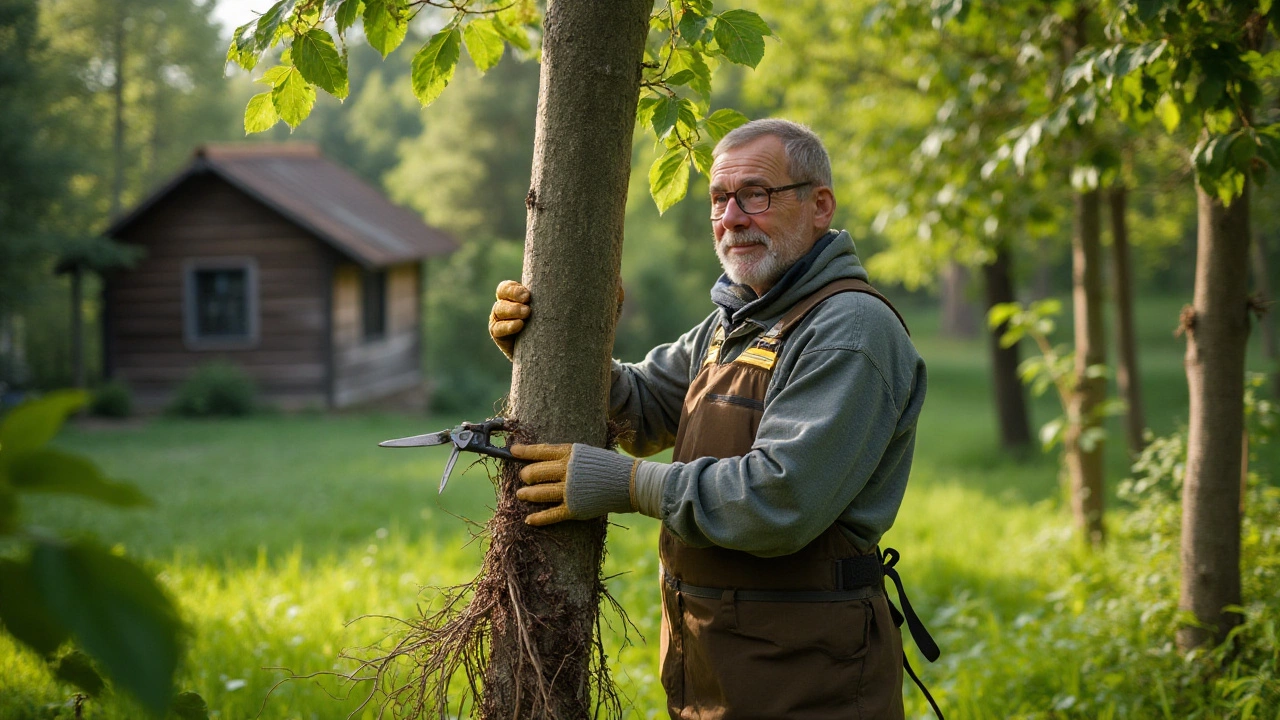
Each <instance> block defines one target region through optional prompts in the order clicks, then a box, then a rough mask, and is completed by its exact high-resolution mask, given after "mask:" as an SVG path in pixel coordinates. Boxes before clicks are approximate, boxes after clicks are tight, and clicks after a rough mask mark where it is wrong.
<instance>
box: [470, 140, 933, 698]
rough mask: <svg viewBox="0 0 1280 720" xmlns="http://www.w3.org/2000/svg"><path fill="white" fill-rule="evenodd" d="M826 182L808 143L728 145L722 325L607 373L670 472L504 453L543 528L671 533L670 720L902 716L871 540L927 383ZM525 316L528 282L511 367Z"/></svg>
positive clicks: (616, 404) (718, 210) (507, 289)
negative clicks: (619, 525)
mask: <svg viewBox="0 0 1280 720" xmlns="http://www.w3.org/2000/svg"><path fill="white" fill-rule="evenodd" d="M831 185H832V182H831V165H830V160H829V159H828V156H827V152H826V149H825V148H824V147H823V146H822V142H821V141H820V140H819V139H818V137H817V136H816V135H814V134H813V133H812V132H811V131H810V130H809V129H808V128H806V127H804V126H802V125H798V124H796V123H792V122H788V121H784V120H759V121H755V122H750V123H747V124H745V125H743V126H741V127H739V128H737V129H736V130H734V131H732V132H730V133H729V134H728V135H726V136H725V137H724V139H722V140H721V141H720V143H719V144H718V145H717V146H716V148H715V152H714V163H713V164H712V169H711V224H712V231H713V233H714V235H715V250H716V254H717V255H718V256H719V258H720V262H721V264H722V266H723V267H724V275H723V276H721V277H720V279H719V280H718V281H717V282H716V284H715V287H714V288H712V290H711V298H712V300H713V301H714V302H715V304H716V305H717V306H718V307H717V309H716V310H715V311H714V312H713V313H712V314H711V315H710V316H708V317H707V319H706V320H704V321H703V322H702V323H701V324H700V325H698V326H697V327H695V328H693V329H692V330H690V331H689V332H687V333H685V334H684V335H683V336H682V337H680V338H679V339H678V340H676V341H675V342H673V343H671V344H668V345H662V346H660V347H657V348H655V349H654V350H652V351H651V352H650V353H649V354H648V356H647V357H646V358H645V359H644V361H643V362H640V363H637V364H628V363H621V362H617V361H615V362H614V366H613V381H612V389H611V392H610V402H609V406H610V413H611V415H612V417H613V418H614V419H615V420H618V421H621V422H622V423H625V424H626V426H627V427H628V428H629V429H630V430H631V431H632V433H633V434H632V435H630V436H628V437H629V439H628V440H627V441H626V442H625V443H624V449H625V450H627V451H628V452H630V453H632V454H633V455H635V456H637V457H645V456H649V455H652V454H653V453H656V452H658V451H660V450H663V449H665V448H668V447H672V446H674V448H675V449H674V457H673V460H674V462H671V463H657V462H648V461H643V460H636V459H632V458H630V457H626V456H623V455H620V454H618V453H614V452H611V451H607V450H601V449H599V448H594V447H590V446H586V445H526V446H517V447H516V448H514V449H513V452H514V453H515V454H516V456H517V457H520V458H522V459H525V460H530V461H533V462H531V463H530V464H529V465H527V466H526V467H525V468H524V469H523V470H522V471H521V478H522V479H523V481H524V482H525V483H526V484H527V486H526V487H523V488H521V489H520V490H519V492H518V495H519V497H521V498H522V499H524V500H528V501H531V502H535V503H544V502H545V503H552V504H553V505H552V507H550V508H549V509H542V510H540V511H538V512H534V513H532V514H530V515H529V517H528V519H527V521H528V522H529V523H531V524H534V525H543V524H548V523H553V522H559V521H561V520H566V519H585V518H591V517H598V516H600V515H604V514H606V513H610V512H640V513H643V514H645V515H648V516H650V517H654V518H657V519H659V520H661V521H662V530H661V539H660V547H659V551H660V556H661V560H662V572H663V587H662V608H663V617H662V620H663V623H662V651H661V654H662V671H661V675H662V684H663V687H664V688H665V689H666V692H667V699H668V709H669V711H670V714H671V717H672V718H725V719H730V718H792V719H795V718H813V719H818V718H854V717H858V718H901V717H903V706H902V668H903V653H902V638H901V633H900V631H899V629H898V627H897V626H898V625H899V624H900V623H901V621H902V617H901V615H900V614H898V612H897V611H896V609H893V610H891V607H892V606H891V603H890V602H889V601H888V598H887V597H886V595H885V591H884V581H883V577H884V574H885V573H886V572H888V574H889V575H890V576H891V577H892V578H893V579H894V580H895V581H896V580H897V574H896V572H894V571H893V570H892V565H893V563H894V562H895V561H896V559H897V558H896V554H894V553H892V552H889V553H887V554H881V553H879V552H878V548H877V543H878V542H879V540H880V537H881V536H882V535H883V534H884V533H885V531H887V530H888V529H889V527H890V526H891V525H892V524H893V521H894V517H895V516H896V515H897V513H898V508H899V506H900V505H901V503H902V497H903V493H904V491H905V490H906V485H907V476H908V475H909V473H910V469H911V456H912V451H913V448H914V445H915V436H916V421H917V420H918V419H919V417H920V409H921V406H922V405H923V403H924V396H925V368H924V363H923V361H922V360H921V359H920V356H919V354H918V353H917V352H916V350H915V347H914V346H913V345H912V343H911V340H910V339H909V337H908V335H907V330H906V327H905V325H904V323H903V322H902V319H901V317H899V316H898V314H897V311H896V310H894V308H893V306H892V305H891V304H890V303H889V301H888V300H886V299H885V298H884V297H883V296H882V295H880V294H879V293H878V292H876V291H875V290H874V289H873V288H872V287H871V286H870V285H868V284H867V282H866V281H867V272H866V270H865V269H864V268H863V266H862V263H861V262H860V261H859V260H858V257H857V255H856V254H855V251H854V246H853V241H852V240H851V238H850V237H849V234H848V233H847V232H836V231H833V230H831V229H830V223H831V217H832V214H833V213H834V212H835V208H836V200H835V196H834V195H833V193H832V189H831ZM531 307H536V306H532V305H531V300H530V297H529V293H528V290H527V289H525V288H524V287H523V286H521V285H519V284H518V283H514V282H511V281H507V282H504V283H503V284H501V285H500V286H499V287H498V302H497V303H496V304H495V305H494V309H493V314H492V316H491V318H490V333H491V335H492V336H493V337H494V340H495V342H497V343H498V345H499V347H501V348H503V350H504V352H507V354H508V355H510V351H511V348H512V347H513V343H514V341H515V338H516V336H517V334H518V333H519V332H520V330H521V329H522V328H523V322H524V320H525V319H527V318H528V317H529V315H530V313H531V311H532V310H531ZM899 592H900V593H901V586H900V585H899ZM902 599H903V600H904V609H906V610H907V611H908V613H907V614H908V617H909V619H910V620H911V621H912V629H913V631H915V630H916V625H917V624H918V623H917V622H916V621H915V619H914V616H913V614H912V613H911V612H910V607H909V605H906V604H905V597H903V598H902ZM895 620H896V622H895ZM921 630H922V628H921ZM926 637H927V634H926ZM927 644H930V645H931V644H932V643H931V641H928V642H927ZM927 652H928V651H927Z"/></svg>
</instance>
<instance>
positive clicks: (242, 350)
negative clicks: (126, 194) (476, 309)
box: [103, 143, 456, 409]
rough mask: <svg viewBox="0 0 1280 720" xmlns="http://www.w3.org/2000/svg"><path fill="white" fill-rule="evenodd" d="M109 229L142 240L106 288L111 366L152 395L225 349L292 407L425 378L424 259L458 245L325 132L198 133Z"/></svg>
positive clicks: (267, 391)
mask: <svg viewBox="0 0 1280 720" xmlns="http://www.w3.org/2000/svg"><path fill="white" fill-rule="evenodd" d="M107 234H108V235H110V236H111V237H112V238H114V239H116V240H118V241H120V242H124V243H128V244H130V245H136V246H139V247H141V248H142V249H143V251H144V252H145V255H144V257H143V259H142V260H141V261H139V262H138V264H137V265H136V266H134V267H133V268H132V269H130V270H126V271H119V272H115V273H111V274H109V275H108V276H107V277H106V278H105V282H104V289H103V354H104V358H103V368H104V370H105V374H106V375H107V377H110V378H117V379H120V380H122V381H124V382H125V383H126V384H127V385H128V386H129V387H130V389H131V390H132V391H133V393H134V397H135V401H136V402H137V404H138V405H139V406H140V407H143V408H158V407H162V406H163V405H165V404H166V403H167V402H168V400H169V398H170V396H171V394H172V392H173V390H174V389H175V388H176V387H177V386H178V385H179V384H180V383H182V382H183V381H184V380H185V379H186V378H187V377H189V376H190V375H191V373H192V372H194V371H195V370H196V368H198V367H200V366H201V365H203V364H205V363H207V362H209V361H212V360H215V359H222V360H226V361H230V362H232V363H235V364H236V365H239V366H240V367H242V368H244V370H245V371H247V372H248V374H249V375H250V376H251V377H252V378H253V379H254V381H255V382H256V383H257V386H258V391H259V394H260V395H261V396H262V397H263V399H264V400H266V401H267V402H269V403H272V404H273V405H275V406H277V407H280V408H282V409H301V408H341V407H346V406H349V405H353V404H356V403H362V402H367V401H372V400H377V399H381V398H384V397H387V396H391V395H395V394H398V393H405V392H406V391H413V390H415V389H418V388H420V387H421V385H422V360H421V357H422V317H421V312H422V302H421V298H422V290H423V288H422V283H423V278H422V261H423V260H424V259H426V258H429V257H432V256H437V255H443V254H446V253H449V252H451V251H453V250H454V248H455V247H456V245H455V243H454V241H453V239H452V238H450V237H449V236H448V235H446V234H445V233H443V232H441V231H440V230H436V229H433V228H431V227H428V226H427V225H425V224H424V223H423V222H422V219H421V218H420V217H419V216H418V215H417V214H416V213H414V212H411V211H409V210H406V209H404V208H402V207H399V206H397V205H394V204H392V203H391V202H390V201H389V200H387V198H386V197H384V196H383V195H382V194H381V193H380V192H379V191H377V190H376V189H374V188H373V187H371V186H370V185H369V184H368V183H366V182H364V181H363V180H361V179H360V178H358V177H356V176H355V175H354V174H352V173H351V172H349V171H347V170H346V169H344V168H342V167H339V166H338V165H335V164H334V163H332V162H330V161H328V160H326V159H325V158H324V157H322V156H321V155H320V153H319V151H318V150H317V148H316V147H315V146H314V145H311V144H304V143H289V144H284V145H268V144H238V145H210V146H205V147H201V148H199V149H198V150H197V151H196V152H195V156H194V158H193V159H192V162H191V164H190V165H189V166H187V167H186V168H185V169H184V170H182V171H181V172H179V173H178V174H177V175H176V176H175V177H174V178H173V179H172V180H170V181H169V182H168V183H166V184H165V185H164V186H163V187H161V188H160V189H159V190H157V191H156V192H155V193H154V194H152V195H151V196H150V197H148V198H147V199H146V200H145V201H143V202H142V203H141V204H140V205H138V207H136V208H134V209H133V210H132V211H130V212H129V213H128V214H126V215H124V216H122V217H121V218H120V220H119V221H118V222H116V223H115V224H113V225H112V226H111V227H110V228H109V229H108V231H107Z"/></svg>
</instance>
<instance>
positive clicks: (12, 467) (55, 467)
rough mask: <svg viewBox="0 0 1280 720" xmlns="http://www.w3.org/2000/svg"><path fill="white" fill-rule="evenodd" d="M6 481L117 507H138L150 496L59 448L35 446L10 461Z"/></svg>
mask: <svg viewBox="0 0 1280 720" xmlns="http://www.w3.org/2000/svg"><path fill="white" fill-rule="evenodd" d="M8 470H9V482H10V484H11V485H12V486H13V488H14V489H15V490H17V491H19V492H35V493H55V494H61V495H79V496H81V497H86V498H91V499H93V500H101V501H102V502H105V503H107V504H110V505H116V506H118V507H141V506H146V505H150V504H151V500H150V499H149V498H147V496H146V495H143V494H142V492H141V491H139V490H138V488H136V487H134V486H133V485H130V484H129V483H123V482H116V481H113V480H108V479H107V478H105V477H103V475H102V471H101V470H99V469H98V466H97V465H95V464H93V462H92V461H90V460H88V459H86V458H83V457H80V456H79V455H72V454H70V453H64V452H61V451H58V450H51V449H49V448H38V449H35V450H28V451H26V452H23V453H20V454H19V455H18V456H17V457H15V458H14V459H13V460H12V461H11V462H10V463H9V467H8Z"/></svg>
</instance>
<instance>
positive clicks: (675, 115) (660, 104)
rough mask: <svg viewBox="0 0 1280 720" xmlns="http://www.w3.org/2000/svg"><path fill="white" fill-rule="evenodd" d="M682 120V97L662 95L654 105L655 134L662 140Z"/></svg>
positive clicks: (653, 121)
mask: <svg viewBox="0 0 1280 720" xmlns="http://www.w3.org/2000/svg"><path fill="white" fill-rule="evenodd" d="M679 121H680V98H676V97H671V96H670V95H662V96H660V97H658V99H657V102H655V103H654V106H653V120H652V121H651V123H652V125H653V134H654V135H657V136H658V139H659V140H661V139H662V138H665V137H666V136H667V134H668V133H670V132H671V129H672V128H674V127H675V126H676V123H677V122H679Z"/></svg>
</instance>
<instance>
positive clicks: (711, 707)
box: [660, 279, 914, 720]
mask: <svg viewBox="0 0 1280 720" xmlns="http://www.w3.org/2000/svg"><path fill="white" fill-rule="evenodd" d="M841 292H863V293H869V294H871V295H874V296H875V297H877V298H880V299H881V300H883V301H884V302H885V304H886V305H889V307H890V308H892V307H893V305H891V304H889V301H888V300H885V299H884V297H883V296H882V295H880V294H879V293H878V292H876V291H875V290H874V289H872V287H871V286H870V285H868V284H867V283H865V282H862V281H859V280H852V279H845V280H838V281H836V282H833V283H831V284H829V285H827V286H826V287H824V288H822V289H821V290H819V291H818V292H816V293H814V294H813V295H810V296H809V297H807V298H805V299H804V300H802V301H800V302H799V303H797V304H796V306H795V307H793V308H792V309H791V310H790V311H788V312H787V314H786V315H785V316H783V318H782V319H781V320H780V321H778V323H777V324H776V325H774V326H773V327H772V328H771V329H770V330H768V331H767V332H765V333H764V334H762V335H761V336H760V337H759V338H758V339H757V340H755V341H754V342H753V343H752V345H751V346H750V347H748V348H747V349H746V350H744V351H743V352H742V354H741V355H740V356H739V357H737V358H736V359H735V360H734V361H733V362H729V363H721V362H720V357H719V355H720V347H721V345H722V344H723V342H724V330H723V328H722V327H721V328H717V330H716V332H715V335H714V337H713V338H712V341H711V344H710V347H709V348H708V350H707V355H706V358H705V360H704V361H703V365H702V370H701V371H700V372H699V373H698V375H697V377H696V378H694V380H693V382H692V383H691V384H690V386H689V391H688V393H687V394H686V395H685V401H684V409H683V411H682V413H681V416H680V426H679V430H678V433H677V435H676V444H675V454H674V460H675V461H677V462H688V461H691V460H694V459H697V458H700V457H714V458H729V457H736V456H741V455H746V454H747V453H749V452H750V451H751V446H752V444H753V443H754V442H755V437H756V430H757V429H758V427H759V425H760V419H761V416H762V415H763V414H764V399H765V392H766V390H767V389H768V386H769V378H770V376H771V375H772V374H773V365H774V362H775V360H776V358H777V356H778V354H779V353H780V352H781V347H782V343H783V342H785V340H786V337H787V334H788V332H789V331H790V330H792V329H793V328H795V327H796V326H797V325H798V324H799V323H800V322H801V321H802V320H803V319H804V317H805V315H806V314H808V312H809V311H810V310H812V309H813V308H814V307H816V306H817V305H818V304H819V303H821V302H822V301H823V300H825V299H827V298H828V297H830V296H832V295H834V294H836V293H841ZM894 313H895V314H896V313H897V310H894ZM899 320H901V316H899ZM904 326H905V325H904ZM660 554H661V558H662V567H663V574H664V577H663V580H664V582H663V589H662V608H663V616H662V650H661V655H662V671H661V674H662V685H663V687H664V688H665V689H666V692H667V705H668V710H669V712H670V714H671V717H672V718H676V719H686V718H696V719H698V720H740V719H743V720H745V719H746V718H773V719H778V718H787V719H788V720H827V719H831V720H835V719H837V718H839V719H840V720H847V719H849V718H863V719H866V720H873V719H874V720H882V719H883V720H893V719H899V718H902V717H903V707H902V670H903V654H902V634H901V632H900V631H899V629H898V626H897V625H898V624H899V623H900V622H901V619H900V616H898V618H895V617H893V616H891V614H890V604H889V601H888V598H887V597H886V596H885V592H884V583H883V571H882V569H881V561H880V559H879V557H878V556H877V554H876V551H875V550H872V552H871V553H869V554H863V553H860V552H858V550H857V549H856V548H855V547H854V546H853V545H852V543H850V542H849V541H848V540H847V539H846V538H845V536H844V534H843V533H842V532H841V531H840V529H839V527H838V526H837V525H832V526H831V527H830V528H828V529H827V530H826V531H825V532H824V533H823V534H822V535H820V536H818V538H817V539H815V540H813V541H812V542H810V543H809V544H808V545H806V546H805V547H804V548H803V549H801V550H800V551H799V552H797V553H794V554H791V555H786V556H782V557H771V558H764V557H758V556H755V555H751V554H749V553H745V552H740V551H735V550H728V549H725V548H719V547H710V548H694V547H691V546H689V545H686V544H685V543H684V542H682V541H680V540H679V539H678V538H676V536H675V535H673V534H672V533H670V532H669V531H668V530H667V529H666V528H665V527H664V528H663V529H662V533H661V538H660ZM894 615H897V613H894ZM895 619H897V622H896V623H895ZM913 629H914V628H913Z"/></svg>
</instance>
